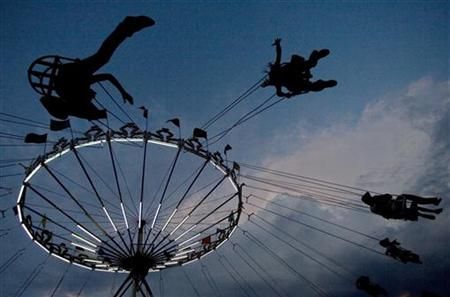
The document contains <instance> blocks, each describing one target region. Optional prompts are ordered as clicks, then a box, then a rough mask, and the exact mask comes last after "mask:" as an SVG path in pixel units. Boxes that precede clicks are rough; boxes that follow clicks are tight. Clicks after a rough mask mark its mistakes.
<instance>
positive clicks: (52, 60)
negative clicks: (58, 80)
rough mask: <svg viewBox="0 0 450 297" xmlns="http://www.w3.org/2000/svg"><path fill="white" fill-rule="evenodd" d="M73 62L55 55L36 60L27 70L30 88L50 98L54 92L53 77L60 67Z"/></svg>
mask: <svg viewBox="0 0 450 297" xmlns="http://www.w3.org/2000/svg"><path fill="white" fill-rule="evenodd" d="M73 61H75V59H71V58H65V57H61V56H56V55H49V56H43V57H40V58H38V59H36V60H35V61H34V62H33V63H31V65H30V67H29V68H28V81H29V83H30V85H31V87H32V88H33V89H34V90H35V91H36V92H38V93H39V94H41V95H45V96H52V95H53V92H54V90H55V87H54V86H55V77H56V75H58V70H59V68H60V66H61V65H63V64H65V63H69V62H73Z"/></svg>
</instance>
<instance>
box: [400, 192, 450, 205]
mask: <svg viewBox="0 0 450 297" xmlns="http://www.w3.org/2000/svg"><path fill="white" fill-rule="evenodd" d="M401 196H403V197H405V198H406V199H407V200H410V201H412V202H416V203H417V204H434V205H439V203H441V200H442V199H440V198H437V197H431V198H424V197H420V196H416V195H411V194H402V195H401Z"/></svg>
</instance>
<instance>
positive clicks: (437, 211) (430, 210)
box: [417, 206, 442, 214]
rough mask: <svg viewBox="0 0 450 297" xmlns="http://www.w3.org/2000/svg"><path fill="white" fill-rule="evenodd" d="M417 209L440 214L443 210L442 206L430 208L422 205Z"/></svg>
mask: <svg viewBox="0 0 450 297" xmlns="http://www.w3.org/2000/svg"><path fill="white" fill-rule="evenodd" d="M417 210H419V211H424V212H431V213H435V214H440V213H441V212H442V208H438V209H429V208H425V207H420V206H418V207H417Z"/></svg>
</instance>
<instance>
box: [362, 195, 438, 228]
mask: <svg viewBox="0 0 450 297" xmlns="http://www.w3.org/2000/svg"><path fill="white" fill-rule="evenodd" d="M361 200H362V201H363V202H364V203H365V204H367V205H369V206H370V211H371V212H373V213H375V214H378V215H381V216H382V217H384V218H386V219H404V220H409V221H417V220H418V217H423V218H426V219H429V220H434V219H435V218H436V217H435V216H434V215H430V214H426V213H434V214H440V213H441V212H442V208H438V209H429V208H425V207H421V206H419V204H434V205H438V204H439V203H440V202H441V200H442V199H440V198H437V197H432V198H423V197H419V196H415V195H409V194H402V195H398V196H397V198H395V199H394V197H393V196H392V195H390V194H383V195H376V196H373V197H372V196H371V195H370V193H369V192H367V193H365V194H364V195H363V196H362V197H361ZM408 201H409V202H411V204H410V206H409V207H408V205H407V202H408ZM423 212H426V213H423Z"/></svg>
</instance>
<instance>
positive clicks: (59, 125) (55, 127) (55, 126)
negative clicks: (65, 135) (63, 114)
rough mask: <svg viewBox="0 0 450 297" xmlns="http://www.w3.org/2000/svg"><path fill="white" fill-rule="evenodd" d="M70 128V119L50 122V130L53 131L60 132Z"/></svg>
mask: <svg viewBox="0 0 450 297" xmlns="http://www.w3.org/2000/svg"><path fill="white" fill-rule="evenodd" d="M69 127H70V121H69V120H68V119H67V120H64V121H57V120H50V130H52V131H60V130H64V129H66V128H69Z"/></svg>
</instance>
